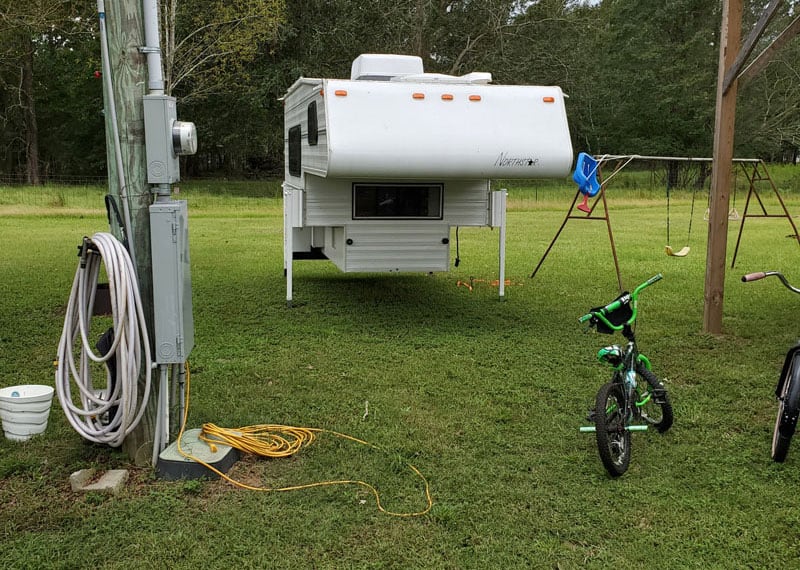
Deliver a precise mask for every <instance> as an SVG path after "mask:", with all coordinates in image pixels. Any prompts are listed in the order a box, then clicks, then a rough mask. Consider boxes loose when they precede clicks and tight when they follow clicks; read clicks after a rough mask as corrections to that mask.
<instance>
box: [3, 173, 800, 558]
mask: <svg viewBox="0 0 800 570" xmlns="http://www.w3.org/2000/svg"><path fill="white" fill-rule="evenodd" d="M775 170H778V171H781V173H782V178H781V181H782V182H781V184H783V181H791V180H792V176H796V175H794V174H793V172H792V171H791V169H787V171H786V173H785V176H784V174H783V170H782V169H775ZM795 170H796V169H795ZM771 173H773V176H775V173H774V172H773V169H771ZM787 184H788V182H787ZM779 186H780V187H781V189H782V192H783V197H784V199H785V200H786V202H787V205H788V207H789V208H790V211H791V212H799V211H800V193H798V192H795V191H794V190H793V189H792V188H791V187H788V186H781V185H780V184H779ZM277 188H279V185H277V184H276V183H263V184H262V183H250V184H233V183H227V182H218V183H206V184H202V185H201V184H197V185H194V184H184V185H182V191H181V194H180V196H179V197H180V198H185V199H187V200H188V201H189V205H190V217H191V220H190V239H191V256H192V259H191V262H192V281H193V292H194V318H195V326H196V332H195V346H194V349H193V351H192V354H191V358H190V361H191V369H192V400H191V409H190V414H189V425H190V426H199V425H200V424H201V423H203V422H209V421H210V422H214V423H216V424H218V425H222V426H229V427H237V426H243V425H252V424H258V423H283V424H290V425H299V426H309V427H319V428H325V429H330V430H335V431H339V432H344V433H348V434H351V435H354V436H356V437H359V438H362V439H365V440H367V441H370V442H372V443H374V444H376V445H378V446H380V447H381V448H383V449H384V450H386V453H380V452H375V451H373V450H369V449H366V448H362V447H359V446H357V445H354V444H351V443H348V442H342V441H339V440H336V439H335V438H332V437H329V436H325V435H323V436H322V437H321V438H320V440H319V441H318V442H316V443H315V444H313V445H312V446H311V447H310V448H308V449H306V450H304V451H303V452H302V453H301V454H299V455H298V456H295V457H293V458H291V459H281V460H261V459H253V458H248V459H246V460H242V461H240V462H239V463H238V464H237V465H236V466H235V467H234V469H233V472H232V474H233V475H237V474H238V475H239V476H241V477H243V478H245V479H246V480H247V481H248V482H250V483H253V482H257V483H260V484H263V485H266V486H280V485H291V484H299V483H306V482H312V481H321V480H327V479H339V478H352V479H363V480H365V481H367V482H369V483H372V484H374V485H375V486H376V487H378V489H379V490H380V492H381V498H382V501H383V503H384V505H385V507H386V508H387V509H390V510H395V511H415V510H419V509H420V508H423V507H424V504H425V501H424V496H423V493H422V490H421V488H420V485H419V483H418V480H417V479H416V478H415V477H414V476H413V474H411V473H410V472H408V471H407V470H406V469H404V464H405V463H407V462H410V463H413V464H414V465H416V466H417V467H418V468H419V469H420V470H421V471H422V473H423V474H424V475H425V476H426V477H427V479H428V480H429V481H430V485H431V490H432V493H433V499H434V502H435V504H434V506H433V509H432V510H431V512H430V513H429V514H428V515H425V516H423V517H418V518H410V519H401V518H395V517H390V516H387V515H384V514H381V513H379V512H378V511H377V510H376V508H375V505H374V502H373V500H372V497H371V496H370V495H369V493H368V492H366V491H365V490H363V489H361V488H358V487H344V488H343V487H328V488H323V489H315V490H307V491H297V492H291V493H258V492H252V491H244V490H238V489H235V488H232V487H230V486H229V485H227V484H225V483H222V482H201V483H197V482H166V481H162V480H158V479H156V478H155V477H153V475H152V474H151V472H150V470H149V469H142V468H133V467H131V465H130V464H129V461H128V459H127V458H126V457H125V456H124V455H123V454H121V453H119V452H115V451H113V450H110V449H107V448H105V447H102V446H94V445H89V444H86V443H84V442H83V441H82V440H81V439H80V438H79V436H78V435H77V434H75V433H74V432H73V431H72V430H71V428H69V427H68V424H67V422H66V419H65V418H64V415H63V413H62V412H61V409H60V407H59V406H58V405H57V404H54V407H53V410H52V413H51V416H50V425H49V426H48V429H47V431H46V433H45V434H44V435H42V436H40V437H37V438H34V439H33V440H31V441H30V442H27V443H24V444H18V443H14V442H10V441H6V440H2V441H0V504H2V509H1V510H0V566H1V567H6V568H42V567H50V568H77V567H80V568H84V567H102V568H142V567H148V566H151V567H157V568H161V567H170V568H173V567H174V568H224V567H225V568H226V567H231V566H238V567H242V568H397V569H406V568H448V569H449V568H453V569H455V568H458V569H461V568H475V569H486V568H501V567H505V568H532V567H533V568H583V567H590V568H608V567H612V566H616V567H621V568H641V567H645V566H649V565H651V564H652V563H653V562H654V561H657V564H658V565H659V566H660V567H664V568H686V567H696V568H708V567H719V568H740V567H783V566H791V565H792V564H793V563H794V561H795V560H797V559H798V556H800V539H799V538H798V536H800V535H798V533H797V528H798V523H800V515H798V512H797V509H796V508H794V504H793V501H794V500H793V499H792V497H793V496H794V494H793V490H794V489H795V488H796V487H797V485H798V483H800V469H798V462H800V451H798V450H797V449H796V448H792V449H791V450H790V452H789V457H788V460H787V462H786V463H785V464H782V465H778V464H775V463H773V462H772V461H771V460H770V457H769V447H770V441H771V434H772V426H773V423H774V419H775V412H776V410H777V405H776V403H775V401H774V397H773V394H772V392H773V390H774V385H775V382H776V380H777V375H778V371H779V369H780V367H781V364H782V359H783V355H784V353H785V351H786V349H787V348H788V347H789V346H790V345H792V344H793V343H794V342H795V340H796V338H797V336H798V326H797V318H796V314H797V307H798V302H800V299H797V298H796V297H794V296H792V295H791V294H790V293H788V292H787V291H785V290H784V289H783V288H782V287H781V286H780V285H779V284H778V283H777V282H769V281H764V282H757V283H750V284H743V283H741V282H740V281H739V277H740V276H741V274H743V273H746V272H750V271H756V270H761V269H779V270H783V271H785V272H786V273H787V275H788V276H789V277H790V278H792V279H794V280H795V281H800V272H798V271H797V270H796V266H797V260H798V258H799V257H800V247H799V246H798V245H797V243H796V242H795V241H793V240H791V239H786V238H785V237H784V236H785V235H786V234H787V233H789V231H790V227H789V224H788V222H787V221H786V220H785V219H752V220H751V219H748V221H747V224H746V227H745V230H744V237H743V241H742V245H741V247H740V252H739V260H738V262H737V268H736V269H735V270H730V269H728V270H727V271H726V280H725V285H726V290H725V313H724V321H723V326H724V334H723V335H721V336H712V335H706V334H703V333H702V332H701V328H702V326H701V324H702V314H703V285H704V278H705V259H706V255H705V245H706V224H705V223H704V222H703V220H702V214H703V210H704V209H705V203H704V202H703V203H702V204H701V206H702V207H700V206H696V207H695V212H694V220H693V230H692V236H691V239H690V245H691V247H692V251H691V253H690V254H689V256H688V257H686V258H681V259H678V258H669V257H667V256H666V255H664V252H663V248H664V245H665V243H666V208H665V202H664V200H663V195H662V192H661V191H660V190H656V189H650V188H621V189H620V190H619V191H614V192H612V191H611V190H610V191H609V207H610V210H611V222H612V226H613V230H614V237H615V240H616V245H617V252H618V255H619V258H620V265H621V270H622V277H623V280H624V283H625V285H626V286H627V287H633V286H635V285H636V284H638V283H639V282H640V281H642V280H644V279H646V278H648V277H650V276H651V275H653V274H655V273H657V272H662V273H663V274H664V277H665V278H664V280H663V281H661V282H659V283H658V284H657V285H655V286H654V287H652V288H649V289H648V290H647V291H645V292H644V294H643V295H642V298H641V304H640V321H639V328H638V329H637V331H638V336H639V341H640V344H641V348H642V350H643V351H644V352H645V353H646V354H647V355H648V356H649V357H650V358H651V360H652V362H653V365H654V369H655V371H656V372H657V373H658V374H659V375H660V376H662V377H665V378H666V379H667V385H668V387H669V389H670V393H671V396H672V399H673V403H674V408H675V426H674V427H673V429H672V430H670V432H668V433H667V434H666V435H664V436H660V435H659V434H657V433H637V434H634V437H633V458H632V462H631V467H630V470H629V472H628V473H627V474H626V475H625V476H623V477H622V478H620V479H618V480H612V479H610V478H609V477H608V476H607V475H606V473H605V471H604V470H603V468H602V465H601V463H600V460H599V458H598V456H597V451H596V448H595V444H594V439H593V436H592V435H590V434H581V433H579V432H578V427H579V426H581V425H583V424H584V423H585V414H586V411H587V409H588V407H589V406H590V404H591V403H592V401H593V398H594V394H595V392H596V390H597V388H598V387H599V386H600V385H601V383H603V382H604V381H606V379H607V378H608V377H609V370H608V369H605V368H603V367H602V366H601V365H599V364H598V363H597V362H596V360H595V357H594V354H595V352H596V350H597V349H598V348H600V347H601V346H603V345H604V344H608V343H610V342H612V341H613V342H618V341H620V340H621V339H620V338H619V337H616V338H613V337H607V336H598V335H585V334H582V327H581V326H580V325H579V324H578V323H577V317H578V316H580V315H582V314H583V313H585V311H586V310H587V309H588V308H590V307H592V306H596V305H598V304H601V303H604V302H607V301H610V300H611V299H612V298H613V297H615V296H616V294H617V290H616V276H615V275H614V271H613V265H612V263H611V253H610V249H609V245H608V235H607V233H606V229H605V224H603V223H601V222H600V223H598V222H591V223H588V222H585V221H579V220H571V221H570V222H569V223H568V224H567V226H566V227H565V229H564V231H563V233H562V234H561V236H560V238H559V240H558V241H557V243H556V244H555V246H554V248H553V250H552V251H551V253H550V255H549V257H548V258H547V260H546V261H545V263H544V264H543V266H542V269H541V270H540V272H539V274H538V275H537V276H536V278H535V279H529V278H528V275H529V273H530V271H531V270H532V269H533V267H534V266H535V265H536V263H537V261H538V260H539V258H540V257H541V256H542V254H543V253H544V251H545V248H546V247H547V245H548V244H549V243H550V240H551V239H552V238H553V235H554V234H555V232H556V230H557V229H558V227H559V225H560V224H561V222H562V221H563V220H564V216H565V214H566V208H567V207H568V205H569V202H570V200H571V199H572V196H573V192H574V189H573V187H571V186H563V187H555V186H552V185H550V186H541V185H540V186H535V187H534V186H529V187H527V188H516V187H512V188H511V196H510V208H509V227H508V261H507V277H508V278H509V279H510V280H511V285H510V286H509V287H508V288H507V289H506V293H507V299H506V301H505V302H500V301H498V299H497V291H496V289H495V288H494V287H492V286H491V285H490V284H489V283H488V281H490V280H492V279H495V278H496V271H497V267H496V257H497V233H496V232H492V231H490V230H488V229H466V228H465V229H463V230H462V231H461V232H460V237H461V243H460V253H461V259H462V261H461V265H460V266H459V267H458V268H454V269H452V270H451V271H450V272H449V273H443V274H437V275H434V276H419V275H366V276H363V275H362V276H353V275H348V274H342V273H340V272H338V270H336V269H335V268H334V267H333V266H332V265H331V264H329V263H326V262H311V261H309V262H297V263H296V264H295V307H294V308H292V309H287V308H286V306H285V301H284V299H285V286H284V280H283V272H282V253H281V248H282V231H281V227H282V206H281V202H280V199H279V198H277V197H275V196H276V193H277V192H278V190H277ZM102 195H103V191H102V190H101V189H95V188H75V189H71V188H61V189H59V188H45V189H43V190H42V189H35V190H32V189H7V188H0V214H1V215H0V236H2V244H3V247H2V250H0V275H2V279H0V385H1V386H8V385H13V384H21V383H43V384H49V383H51V382H52V378H53V376H52V375H53V369H52V360H53V356H54V354H55V351H56V346H57V343H58V339H59V336H60V331H61V326H62V323H63V313H64V307H65V303H66V300H67V296H68V293H69V288H70V286H71V282H72V278H73V275H74V272H75V269H76V265H77V258H76V256H75V246H76V245H77V244H78V243H79V242H80V239H81V237H82V236H83V235H91V234H92V233H94V232H96V231H105V228H106V222H105V214H104V212H103V211H102ZM14 196H16V197H14ZM59 196H60V197H61V198H62V199H58V200H56V199H55V198H58V197H59ZM765 201H766V202H768V203H770V204H771V203H773V202H774V201H773V202H769V200H765ZM690 205H691V192H684V193H682V194H681V193H678V195H676V196H675V199H674V201H673V203H672V220H671V224H672V232H673V236H677V237H673V240H672V241H673V243H672V244H671V245H672V246H673V247H681V246H683V245H685V241H686V232H687V229H688V222H689V211H690ZM742 207H743V206H742V205H741V204H740V205H739V209H740V211H741V209H742ZM738 229H739V222H736V221H731V222H730V228H729V242H728V243H729V246H728V254H729V259H730V255H731V253H732V251H733V246H734V244H735V239H736V234H737V232H738ZM453 253H454V252H453ZM470 277H474V278H475V279H476V281H475V283H476V286H475V289H474V290H473V291H472V292H470V291H469V290H467V289H466V288H464V287H457V282H458V281H459V280H462V281H465V280H469V278H470ZM480 280H483V281H480ZM367 402H368V409H369V413H368V414H367V415H366V417H365V410H366V409H367ZM795 443H796V444H797V445H800V442H795ZM84 467H98V468H100V469H107V468H115V467H124V468H129V469H131V470H132V481H131V482H130V483H129V484H128V485H127V487H126V489H125V491H124V492H123V494H122V495H120V496H118V497H107V496H103V495H96V494H90V495H82V494H76V493H72V492H71V491H70V488H69V483H68V477H69V474H70V473H71V472H73V471H75V470H77V469H80V468H84Z"/></svg>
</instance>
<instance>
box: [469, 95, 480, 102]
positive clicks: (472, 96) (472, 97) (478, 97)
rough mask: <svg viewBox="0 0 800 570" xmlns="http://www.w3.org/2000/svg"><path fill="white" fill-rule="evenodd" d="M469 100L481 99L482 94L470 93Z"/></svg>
mask: <svg viewBox="0 0 800 570" xmlns="http://www.w3.org/2000/svg"><path fill="white" fill-rule="evenodd" d="M469 100H470V101H480V100H481V96H480V95H470V96H469Z"/></svg>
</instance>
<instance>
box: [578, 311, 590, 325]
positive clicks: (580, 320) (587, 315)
mask: <svg viewBox="0 0 800 570" xmlns="http://www.w3.org/2000/svg"><path fill="white" fill-rule="evenodd" d="M591 318H592V313H587V314H585V315H583V316H582V317H581V318H579V319H578V322H579V323H585V322H586V321H588V320H589V319H591Z"/></svg>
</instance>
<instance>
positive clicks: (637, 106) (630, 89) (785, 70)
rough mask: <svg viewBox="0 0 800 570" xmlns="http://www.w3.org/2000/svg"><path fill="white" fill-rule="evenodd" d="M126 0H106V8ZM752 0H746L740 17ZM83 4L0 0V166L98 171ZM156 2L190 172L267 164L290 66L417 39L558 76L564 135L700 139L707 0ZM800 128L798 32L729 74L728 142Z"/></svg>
mask: <svg viewBox="0 0 800 570" xmlns="http://www.w3.org/2000/svg"><path fill="white" fill-rule="evenodd" d="M125 1H128V0H125ZM136 1H138V0H136ZM122 3H123V0H118V1H113V2H112V1H110V0H107V1H106V11H107V13H108V17H109V18H111V17H115V14H114V10H115V8H116V9H119V8H118V7H119V6H120V5H122ZM765 4H766V2H765V1H764V0H760V1H759V0H749V1H746V2H745V5H746V10H745V21H744V29H745V30H748V29H750V28H752V26H753V25H754V23H755V22H756V20H757V19H758V17H759V15H760V14H761V12H762V10H763V8H764V6H765ZM94 8H95V7H94V3H93V2H92V3H89V2H77V1H70V0H26V2H18V1H17V0H0V124H2V133H0V176H2V177H4V178H6V179H8V178H12V179H13V178H17V179H19V180H21V181H26V182H29V183H40V182H42V181H45V180H48V179H56V178H58V177H62V176H63V177H69V176H97V177H100V176H103V174H104V172H105V157H106V154H105V146H104V145H105V138H104V132H103V129H104V121H103V97H102V78H101V74H100V46H99V37H98V35H99V34H98V18H97V13H96V10H95V9H94ZM160 13H161V32H162V53H163V59H164V68H165V79H166V83H167V89H168V91H170V92H171V93H172V94H173V95H174V96H176V97H177V99H178V105H179V116H180V118H181V119H183V120H191V121H193V122H195V123H196V124H197V128H198V135H199V150H198V153H197V154H196V155H195V156H194V157H190V158H188V159H187V161H186V164H185V169H184V173H185V174H187V175H188V176H220V175H225V176H235V177H249V176H253V177H255V176H273V175H278V176H279V175H280V174H281V173H282V170H283V108H282V103H281V101H280V98H281V96H282V95H283V94H284V93H285V92H286V89H287V88H288V87H289V86H290V85H291V84H292V83H293V82H294V80H296V79H297V78H298V77H300V76H305V77H338V78H347V77H349V73H350V64H351V62H352V60H353V59H355V57H357V56H358V55H359V54H360V53H403V54H412V55H419V56H421V57H422V59H423V61H424V64H425V68H426V71H431V72H440V73H448V74H456V75H460V74H463V73H468V72H470V71H489V72H491V73H492V75H493V78H494V82H495V83H502V84H534V85H559V86H561V88H562V89H563V90H564V92H565V93H566V94H567V95H568V96H569V98H568V99H567V113H568V117H569V121H570V130H571V133H572V136H573V144H574V147H575V150H576V152H577V151H579V150H580V151H587V152H591V153H594V154H602V153H611V154H633V153H636V154H646V155H658V156H697V157H699V156H711V153H712V134H713V129H714V107H715V97H716V81H717V64H718V58H719V45H718V42H719V29H720V19H721V2H719V1H714V0H595V1H591V0H192V1H191V2H189V1H188V0H161V2H160ZM798 13H800V0H789V1H787V2H785V3H784V5H783V6H782V8H781V11H780V13H779V15H778V16H777V17H776V18H775V20H774V21H773V22H772V23H771V24H770V26H769V28H768V33H766V34H765V35H764V37H763V38H762V40H761V42H762V43H763V44H764V45H767V43H768V42H770V41H772V39H774V38H775V36H776V35H777V34H778V33H779V32H780V31H781V30H782V29H784V28H785V27H786V26H787V25H788V23H789V22H791V21H793V19H795V18H796V17H797V15H798ZM758 51H759V50H758V49H757V50H756V53H758ZM798 146H800V39H797V38H796V39H795V40H793V41H792V42H790V43H789V44H788V45H787V46H786V47H784V49H782V50H781V51H780V52H779V53H778V55H777V57H775V58H774V59H773V60H772V61H771V62H770V64H769V65H768V66H767V67H766V69H765V70H764V71H762V72H761V73H760V74H759V75H758V76H756V77H755V78H753V79H752V80H750V81H749V82H747V83H746V84H745V85H742V86H740V89H739V104H738V110H737V131H736V154H737V156H746V157H759V158H764V159H768V160H781V159H787V158H788V159H796V157H797V149H798Z"/></svg>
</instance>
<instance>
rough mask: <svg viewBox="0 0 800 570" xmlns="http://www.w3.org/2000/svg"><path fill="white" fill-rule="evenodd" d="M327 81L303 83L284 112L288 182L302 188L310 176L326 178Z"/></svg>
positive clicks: (294, 90) (289, 96)
mask: <svg viewBox="0 0 800 570" xmlns="http://www.w3.org/2000/svg"><path fill="white" fill-rule="evenodd" d="M322 85H323V80H319V79H315V80H310V79H306V80H302V82H298V83H295V85H293V86H292V89H290V90H289V93H288V94H287V95H286V100H285V103H286V106H285V110H284V121H283V125H284V157H285V158H284V170H285V175H286V180H287V181H292V182H293V183H294V184H295V185H297V186H300V187H302V186H303V182H302V181H303V178H304V177H305V173H306V172H310V173H312V174H317V175H319V176H325V174H326V173H327V164H328V131H327V127H326V112H325V102H324V99H323V97H322V95H321V93H322Z"/></svg>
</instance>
